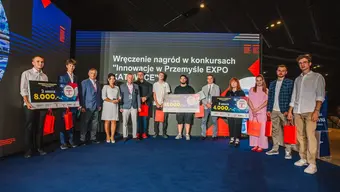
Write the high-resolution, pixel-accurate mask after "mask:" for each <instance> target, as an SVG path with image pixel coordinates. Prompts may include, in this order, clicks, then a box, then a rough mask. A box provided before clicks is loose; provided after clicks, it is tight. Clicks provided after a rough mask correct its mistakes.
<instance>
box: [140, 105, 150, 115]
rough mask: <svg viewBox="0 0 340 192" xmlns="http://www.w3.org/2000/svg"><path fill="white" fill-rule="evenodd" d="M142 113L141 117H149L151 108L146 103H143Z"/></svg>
mask: <svg viewBox="0 0 340 192" xmlns="http://www.w3.org/2000/svg"><path fill="white" fill-rule="evenodd" d="M140 109H141V111H140V112H139V116H141V117H147V116H149V106H148V105H147V104H146V103H143V104H142V105H141V106H140Z"/></svg>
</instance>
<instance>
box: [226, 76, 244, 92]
mask: <svg viewBox="0 0 340 192" xmlns="http://www.w3.org/2000/svg"><path fill="white" fill-rule="evenodd" d="M233 81H235V82H236V83H237V86H236V90H237V91H240V90H241V85H240V81H239V80H238V79H237V78H235V77H233V78H231V79H230V81H229V87H228V89H229V90H230V91H231V90H233V88H232V87H231V83H232V82H233Z"/></svg>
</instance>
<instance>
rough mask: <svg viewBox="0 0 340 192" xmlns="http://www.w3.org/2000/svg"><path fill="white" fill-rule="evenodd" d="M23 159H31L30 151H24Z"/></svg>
mask: <svg viewBox="0 0 340 192" xmlns="http://www.w3.org/2000/svg"><path fill="white" fill-rule="evenodd" d="M24 157H25V158H26V159H27V158H30V157H32V150H28V151H26V153H25V155H24Z"/></svg>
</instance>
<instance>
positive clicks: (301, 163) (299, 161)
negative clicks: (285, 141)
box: [294, 159, 307, 167]
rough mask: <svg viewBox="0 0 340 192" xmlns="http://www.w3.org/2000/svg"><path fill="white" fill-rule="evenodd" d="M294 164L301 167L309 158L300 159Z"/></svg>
mask: <svg viewBox="0 0 340 192" xmlns="http://www.w3.org/2000/svg"><path fill="white" fill-rule="evenodd" d="M294 165H295V166H299V167H302V166H305V165H307V160H306V159H300V160H298V161H297V162H295V163H294Z"/></svg>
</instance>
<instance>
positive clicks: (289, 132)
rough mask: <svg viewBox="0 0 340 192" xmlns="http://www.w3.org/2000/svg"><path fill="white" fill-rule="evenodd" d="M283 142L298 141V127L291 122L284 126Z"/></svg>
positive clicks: (292, 142)
mask: <svg viewBox="0 0 340 192" xmlns="http://www.w3.org/2000/svg"><path fill="white" fill-rule="evenodd" d="M283 142H284V143H286V144H296V143H297V129H296V126H295V125H293V124H292V123H291V122H290V123H288V124H286V125H285V126H284V127H283Z"/></svg>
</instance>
